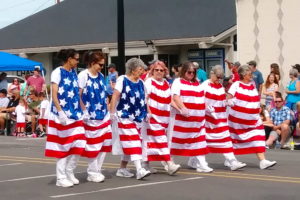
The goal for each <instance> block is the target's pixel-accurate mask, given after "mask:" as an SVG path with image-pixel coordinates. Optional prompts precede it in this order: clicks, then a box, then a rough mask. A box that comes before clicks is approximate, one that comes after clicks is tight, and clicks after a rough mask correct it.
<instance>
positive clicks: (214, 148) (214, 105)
mask: <svg viewBox="0 0 300 200" xmlns="http://www.w3.org/2000/svg"><path fill="white" fill-rule="evenodd" d="M223 77H224V70H223V68H222V66H221V65H216V66H214V67H212V69H211V72H210V79H208V80H206V81H204V82H203V83H202V84H201V87H202V88H203V90H204V96H205V107H206V113H205V130H206V142H207V147H208V149H209V152H210V153H218V154H219V153H221V154H223V155H224V157H225V163H224V164H225V166H227V167H229V168H230V169H231V170H233V171H234V170H238V169H240V168H243V167H245V166H246V164H245V163H241V162H239V161H238V160H237V159H236V157H235V156H234V154H233V148H232V141H231V138H230V133H229V129H228V123H227V113H226V93H225V89H224V87H223V86H222V84H221V83H220V81H221V80H222V79H223Z"/></svg>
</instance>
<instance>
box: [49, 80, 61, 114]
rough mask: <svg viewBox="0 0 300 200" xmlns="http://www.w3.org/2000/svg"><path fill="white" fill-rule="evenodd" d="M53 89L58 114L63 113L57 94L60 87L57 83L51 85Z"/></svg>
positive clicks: (53, 98)
mask: <svg viewBox="0 0 300 200" xmlns="http://www.w3.org/2000/svg"><path fill="white" fill-rule="evenodd" d="M51 89H52V101H53V103H54V105H55V107H56V110H57V112H59V111H62V108H61V106H60V104H59V101H58V97H57V92H58V85H57V84H56V83H51Z"/></svg>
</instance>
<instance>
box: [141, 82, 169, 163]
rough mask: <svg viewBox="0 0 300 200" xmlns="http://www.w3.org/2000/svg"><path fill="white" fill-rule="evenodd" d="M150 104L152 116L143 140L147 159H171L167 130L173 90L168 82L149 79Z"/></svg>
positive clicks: (147, 84)
mask: <svg viewBox="0 0 300 200" xmlns="http://www.w3.org/2000/svg"><path fill="white" fill-rule="evenodd" d="M145 86H146V90H147V93H148V106H149V109H150V112H151V117H150V119H149V121H148V124H147V127H146V132H147V134H146V135H145V137H144V138H143V140H144V141H143V142H144V144H145V146H146V149H145V151H146V153H145V154H146V160H147V161H169V160H170V159H171V158H170V149H169V147H168V140H167V136H166V130H167V128H168V123H169V121H170V104H171V90H170V86H169V84H168V82H167V81H166V80H164V81H163V82H158V81H156V80H154V79H152V78H149V79H147V81H146V83H145Z"/></svg>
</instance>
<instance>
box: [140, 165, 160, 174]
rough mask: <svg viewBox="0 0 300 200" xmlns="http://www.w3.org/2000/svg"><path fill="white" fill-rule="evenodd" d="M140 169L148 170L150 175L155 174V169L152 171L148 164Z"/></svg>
mask: <svg viewBox="0 0 300 200" xmlns="http://www.w3.org/2000/svg"><path fill="white" fill-rule="evenodd" d="M142 167H143V168H144V169H145V170H148V171H150V172H151V174H156V173H157V169H154V168H153V167H150V166H149V164H143V165H142Z"/></svg>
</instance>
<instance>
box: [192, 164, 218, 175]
mask: <svg viewBox="0 0 300 200" xmlns="http://www.w3.org/2000/svg"><path fill="white" fill-rule="evenodd" d="M196 170H197V172H200V173H210V172H213V171H214V169H213V168H210V167H209V166H208V165H200V164H199V165H198V166H197V168H196Z"/></svg>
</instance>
